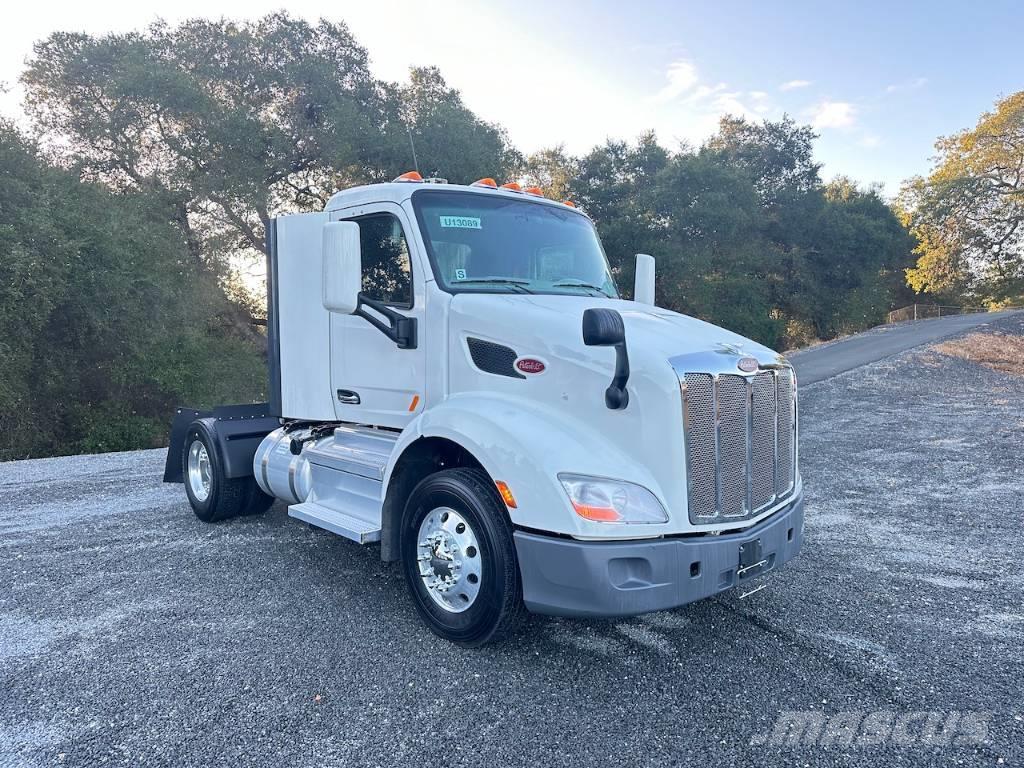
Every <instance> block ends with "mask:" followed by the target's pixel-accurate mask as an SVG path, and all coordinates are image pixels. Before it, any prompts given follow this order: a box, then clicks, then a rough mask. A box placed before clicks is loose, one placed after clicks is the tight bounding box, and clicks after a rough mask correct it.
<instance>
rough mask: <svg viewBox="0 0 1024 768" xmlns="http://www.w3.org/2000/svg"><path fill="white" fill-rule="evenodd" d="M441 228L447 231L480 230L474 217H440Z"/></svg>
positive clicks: (478, 223) (477, 220)
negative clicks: (445, 228)
mask: <svg viewBox="0 0 1024 768" xmlns="http://www.w3.org/2000/svg"><path fill="white" fill-rule="evenodd" d="M441 226H442V227H447V228H448V229H480V219H479V218H477V217H476V216H442V217H441Z"/></svg>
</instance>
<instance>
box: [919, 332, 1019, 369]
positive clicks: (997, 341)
mask: <svg viewBox="0 0 1024 768" xmlns="http://www.w3.org/2000/svg"><path fill="white" fill-rule="evenodd" d="M932 349H933V350H935V351H936V352H938V353H940V354H943V355H948V356H949V357H959V358H960V359H962V360H969V361H970V362H972V363H977V364H978V365H983V366H985V367H986V368H991V369H992V370H993V371H1002V372H1003V373H1012V374H1014V375H1016V376H1024V336H1011V335H1010V334H1006V333H971V334H968V335H967V336H964V337H963V338H960V339H953V340H952V341H944V342H942V343H941V344H936V345H935V346H934V347H932Z"/></svg>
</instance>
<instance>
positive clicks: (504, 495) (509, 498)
mask: <svg viewBox="0 0 1024 768" xmlns="http://www.w3.org/2000/svg"><path fill="white" fill-rule="evenodd" d="M494 484H495V485H496V486H497V487H498V493H500V494H501V500H502V501H504V502H505V506H506V507H508V508H509V509H515V508H516V497H515V496H513V495H512V489H511V488H509V487H508V484H507V483H506V482H505V481H504V480H498V481H496V482H495V483H494Z"/></svg>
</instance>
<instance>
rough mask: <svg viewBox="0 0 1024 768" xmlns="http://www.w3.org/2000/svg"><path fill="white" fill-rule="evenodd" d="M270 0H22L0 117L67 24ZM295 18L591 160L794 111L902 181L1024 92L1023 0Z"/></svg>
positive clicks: (302, 0)
mask: <svg viewBox="0 0 1024 768" xmlns="http://www.w3.org/2000/svg"><path fill="white" fill-rule="evenodd" d="M281 7H282V3H281V2H280V0H278V2H267V1H265V0H245V2H242V1H241V0H205V2H199V0H177V2H175V3H173V4H166V3H156V2H152V0H132V2H100V3H89V4H83V3H81V2H74V3H72V2H64V0H56V1H55V2H46V3H40V4H38V5H36V4H31V3H30V4H28V5H20V4H18V5H11V6H10V7H8V9H7V10H6V11H5V12H4V23H3V25H2V26H0V82H2V83H3V84H4V87H5V88H6V89H7V91H6V93H3V94H0V114H4V115H6V116H8V117H13V118H15V119H19V120H20V119H22V118H21V106H20V105H21V99H22V96H23V93H22V91H21V89H20V87H19V86H18V84H17V78H18V75H19V73H20V71H21V69H22V67H23V65H24V61H25V59H26V57H28V56H29V55H31V51H32V43H33V42H34V41H36V40H39V39H42V38H44V37H45V36H47V35H48V34H50V33H51V32H54V31H57V30H65V31H85V32H90V33H92V34H101V33H104V32H109V31H126V30H129V29H134V28H140V27H143V26H145V25H147V24H149V23H150V22H152V21H155V20H156V19H158V18H162V19H164V20H166V21H168V22H170V23H174V22H176V21H180V20H181V19H184V18H189V17H194V16H207V17H210V16H227V17H232V18H253V17H258V16H260V15H263V14H265V13H268V12H272V11H275V10H278V9H279V8H281ZM287 9H288V11H289V12H290V13H291V14H292V15H294V16H300V17H303V18H307V19H309V20H313V21H315V20H316V19H317V18H319V17H321V16H323V17H326V18H328V19H330V20H331V21H345V22H346V23H348V25H349V26H350V28H351V29H352V31H353V32H354V34H355V35H356V37H357V38H358V40H359V41H360V42H361V43H362V44H363V45H364V46H365V47H366V48H367V49H368V50H369V53H370V61H371V67H372V69H373V71H374V74H376V75H377V76H378V77H380V78H384V79H387V80H391V81H402V80H404V79H406V77H407V73H408V69H409V67H410V66H423V65H436V66H438V67H439V68H440V69H441V72H442V74H443V75H444V77H445V78H446V80H447V81H448V83H449V84H450V85H452V86H454V87H456V88H458V89H459V90H460V91H461V92H462V95H463V99H464V100H465V102H466V104H467V105H468V106H469V107H470V108H471V109H473V110H474V111H475V112H476V113H477V114H478V115H479V116H481V117H482V118H484V119H486V120H489V121H494V122H497V123H500V124H501V125H503V126H504V127H505V128H506V129H507V131H508V134H509V137H510V138H511V140H512V141H513V143H514V144H515V145H516V146H517V147H519V148H520V149H521V150H523V151H526V152H531V151H534V150H537V149H540V148H543V147H549V146H554V145H557V144H564V145H565V147H566V149H567V150H569V151H570V152H573V153H577V154H582V153H585V152H586V151H588V150H590V149H591V148H592V147H594V146H595V145H597V144H601V143H604V142H605V141H606V140H608V139H626V140H632V139H635V138H636V137H637V136H638V135H639V134H641V133H642V132H644V131H647V130H654V131H655V132H656V134H657V136H658V139H659V141H660V142H661V143H662V144H663V145H664V146H666V147H669V148H670V149H674V148H676V147H678V146H679V145H680V143H683V142H686V143H689V144H691V145H699V144H700V143H701V142H702V141H703V140H704V139H706V138H707V137H708V136H709V135H711V134H712V133H713V132H714V130H715V127H716V125H717V122H718V119H719V117H720V116H721V115H723V114H726V113H731V114H734V115H743V116H746V117H748V118H752V119H755V120H761V119H772V120H774V119H778V118H780V117H781V116H782V115H783V114H789V115H791V116H792V117H793V118H795V119H796V120H797V121H799V122H801V123H806V124H809V125H812V126H813V127H814V129H815V130H816V131H817V133H818V134H819V139H818V140H817V143H816V146H815V149H816V156H817V158H818V159H819V160H820V161H821V162H822V163H823V171H822V175H823V176H824V177H825V178H826V179H828V178H831V177H833V176H835V175H839V174H843V175H846V176H850V177H852V178H853V179H855V180H856V181H858V182H861V183H864V184H870V183H880V184H882V185H883V187H884V191H885V193H886V194H887V195H894V194H895V193H896V192H897V191H898V190H899V185H900V183H901V182H902V181H903V180H904V179H906V178H909V177H911V176H913V175H916V174H924V173H927V172H928V170H929V168H930V167H931V158H932V157H933V155H934V144H935V140H936V138H938V137H939V136H943V135H949V134H952V133H955V132H956V131H959V130H962V129H964V128H969V127H971V126H973V125H974V124H975V123H976V122H977V120H978V117H979V116H980V115H981V113H982V112H984V111H986V110H988V109H991V108H992V107H993V105H994V103H995V102H996V100H997V99H998V98H1000V97H1001V96H1005V95H1009V94H1011V93H1013V92H1015V91H1017V90H1020V89H1021V88H1024V67H1022V66H1021V64H1020V50H1021V47H1020V30H1021V29H1022V28H1024V3H1020V2H1010V1H1008V0H986V1H985V2H975V3H964V2H956V3H954V2H945V1H944V0H940V1H933V2H898V3H894V2H891V1H890V2H874V1H873V0H872V1H871V2H857V3H840V2H805V1H804V0H790V1H788V2H781V1H780V2H763V1H762V2H748V1H746V0H733V2H727V3H723V2H717V3H713V2H702V3H696V2H634V3H628V4H627V3H621V2H614V1H609V2H604V1H602V2H575V1H573V0H562V2H559V3H551V2H534V1H533V0H518V1H517V2H506V1H505V0H491V2H452V1H451V0H431V2H422V0H420V1H419V2H393V1H391V0H374V1H373V2H365V0H362V1H360V2H350V1H347V0H336V1H335V2H333V3H327V4H325V3H313V2H310V0H289V3H288V4H287Z"/></svg>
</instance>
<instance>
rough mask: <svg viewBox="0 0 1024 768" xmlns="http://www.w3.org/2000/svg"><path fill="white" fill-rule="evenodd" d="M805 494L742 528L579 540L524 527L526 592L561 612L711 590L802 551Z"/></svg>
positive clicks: (629, 605) (667, 604) (520, 547)
mask: <svg viewBox="0 0 1024 768" xmlns="http://www.w3.org/2000/svg"><path fill="white" fill-rule="evenodd" d="M803 532H804V502H803V497H802V496H801V497H799V498H797V499H796V500H794V501H793V502H792V503H791V504H790V505H789V506H788V507H784V508H783V509H781V510H779V511H778V512H776V513H775V514H774V515H772V516H771V517H769V518H768V519H766V520H763V521H762V522H760V523H758V524H757V525H754V526H752V527H750V528H747V529H745V530H743V531H740V532H738V533H729V534H722V535H720V536H695V537H686V538H676V539H651V540H647V541H616V542H603V541H602V542H594V541H573V540H571V539H559V538H554V537H551V536H542V535H538V534H535V533H525V532H523V531H516V533H515V543H516V551H517V553H518V555H519V570H520V573H521V574H522V580H523V600H524V601H525V602H526V607H527V608H528V609H529V610H531V611H533V612H534V613H546V614H551V615H554V616H631V615H634V614H638V613H647V612H649V611H660V610H664V609H666V608H674V607H676V606H679V605H684V604H685V603H690V602H693V601H694V600H700V599H701V598H705V597H710V596H711V595H714V594H717V593H719V592H722V591H724V590H727V589H731V588H732V587H735V586H740V585H742V584H744V583H745V582H748V581H750V580H751V579H753V578H754V577H756V576H760V575H762V574H765V573H768V572H770V571H772V570H774V569H776V568H778V567H779V566H780V565H782V564H783V563H785V562H786V561H787V560H790V559H792V558H793V557H794V556H795V555H796V554H797V553H798V552H799V551H800V543H801V541H802V540H803Z"/></svg>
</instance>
